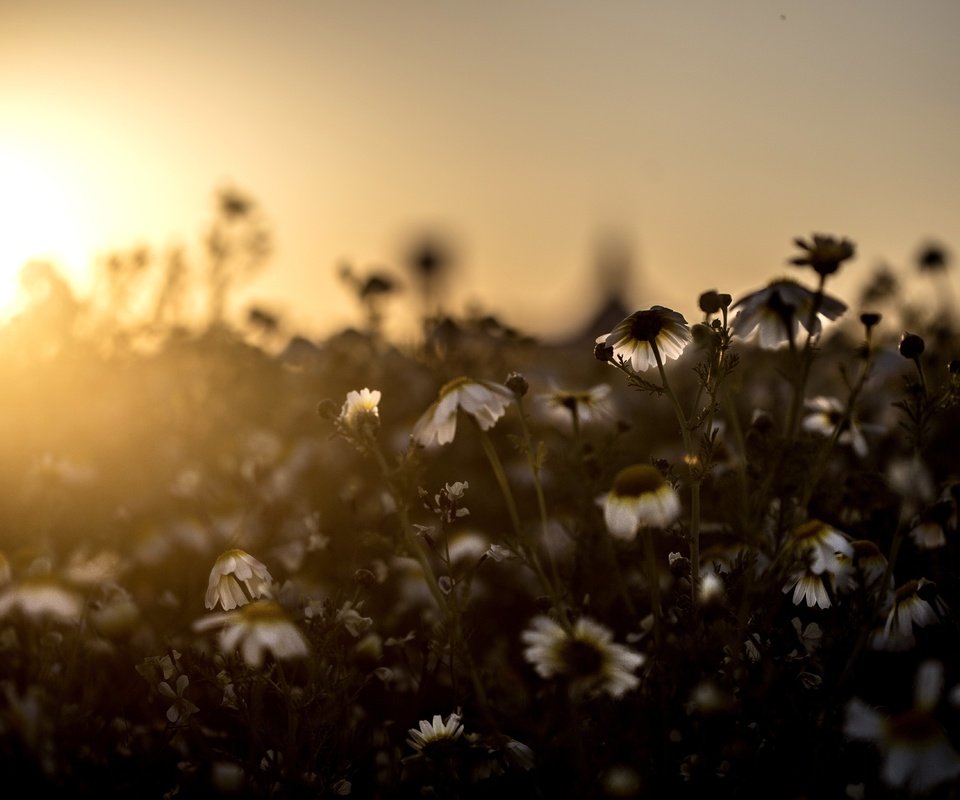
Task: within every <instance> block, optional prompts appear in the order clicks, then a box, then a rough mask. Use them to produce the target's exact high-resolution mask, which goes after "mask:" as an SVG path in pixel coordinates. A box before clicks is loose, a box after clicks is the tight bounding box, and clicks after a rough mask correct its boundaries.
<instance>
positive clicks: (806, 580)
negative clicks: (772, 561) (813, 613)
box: [783, 567, 831, 608]
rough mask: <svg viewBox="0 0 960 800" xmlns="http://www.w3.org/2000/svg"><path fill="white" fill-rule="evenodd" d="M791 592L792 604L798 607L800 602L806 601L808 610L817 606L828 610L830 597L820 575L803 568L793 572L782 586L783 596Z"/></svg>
mask: <svg viewBox="0 0 960 800" xmlns="http://www.w3.org/2000/svg"><path fill="white" fill-rule="evenodd" d="M791 589H792V590H793V604H794V605H795V606H798V605H800V602H801V601H806V603H807V607H808V608H813V607H814V606H819V607H820V608H830V605H831V602H830V595H829V594H828V593H827V585H826V583H825V582H824V580H823V576H822V575H818V574H816V573H814V572H812V571H811V570H810V568H809V567H804V568H802V569H799V570H797V571H795V572H793V573H792V574H791V575H790V578H789V580H788V581H787V582H786V583H785V584H784V586H783V592H784V594H787V593H788V592H789V591H790V590H791Z"/></svg>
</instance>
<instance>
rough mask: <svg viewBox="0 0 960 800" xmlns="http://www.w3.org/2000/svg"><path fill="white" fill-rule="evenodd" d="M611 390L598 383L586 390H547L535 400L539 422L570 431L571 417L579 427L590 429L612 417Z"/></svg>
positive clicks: (607, 385) (605, 385)
mask: <svg viewBox="0 0 960 800" xmlns="http://www.w3.org/2000/svg"><path fill="white" fill-rule="evenodd" d="M612 391H613V390H612V389H611V387H610V384H608V383H599V384H597V385H596V386H594V387H592V388H590V389H583V390H575V389H551V390H549V391H546V392H543V393H542V394H539V395H537V396H536V399H535V404H536V408H537V410H538V412H539V415H540V416H541V417H542V419H543V420H544V421H545V422H547V423H549V424H552V425H555V426H556V427H558V428H562V429H563V430H570V429H571V428H572V426H573V420H574V417H576V420H577V423H578V424H579V425H590V424H592V423H594V422H600V421H603V420H607V419H609V418H610V417H611V416H612V415H613V407H612V402H611V398H610V396H611V393H612Z"/></svg>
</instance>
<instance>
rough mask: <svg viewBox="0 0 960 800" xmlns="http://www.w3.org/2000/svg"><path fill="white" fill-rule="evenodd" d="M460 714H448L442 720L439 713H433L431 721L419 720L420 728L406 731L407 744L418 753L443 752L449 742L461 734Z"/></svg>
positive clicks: (432, 753)
mask: <svg viewBox="0 0 960 800" xmlns="http://www.w3.org/2000/svg"><path fill="white" fill-rule="evenodd" d="M461 719H462V717H461V716H460V714H457V713H453V714H450V715H449V716H448V717H447V719H446V720H443V719H442V718H441V717H440V715H439V714H434V715H433V721H432V722H428V721H427V720H425V719H422V720H420V728H419V730H418V729H417V728H410V730H409V731H407V734H408V736H407V744H408V745H410V747H412V748H413V749H414V750H416V751H417V754H418V755H424V756H434V755H437V754H438V752H439V753H440V754H442V753H443V751H444V750H446V749H448V748H449V746H450V745H451V744H453V743H454V742H456V741H457V740H458V739H459V738H460V737H461V736H463V723H462V722H461Z"/></svg>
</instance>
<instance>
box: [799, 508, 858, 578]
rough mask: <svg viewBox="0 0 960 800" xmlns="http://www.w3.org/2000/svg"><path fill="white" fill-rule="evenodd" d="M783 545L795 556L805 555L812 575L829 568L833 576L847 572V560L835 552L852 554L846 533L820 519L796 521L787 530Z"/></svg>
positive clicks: (845, 555) (827, 570)
mask: <svg viewBox="0 0 960 800" xmlns="http://www.w3.org/2000/svg"><path fill="white" fill-rule="evenodd" d="M785 547H786V548H787V549H788V551H789V552H790V553H791V554H793V555H794V556H796V557H797V558H801V559H806V561H807V566H808V568H809V571H810V572H811V573H812V574H813V575H821V574H822V573H823V572H829V573H831V574H832V575H833V576H835V577H836V576H839V575H842V574H844V573H846V572H847V571H848V563H847V562H846V561H844V560H841V558H838V555H840V556H844V557H846V558H847V559H849V558H850V556H851V555H852V554H853V548H852V547H851V546H850V542H849V541H848V540H847V537H846V536H845V535H844V534H843V533H841V532H840V531H838V530H837V529H836V528H834V527H832V526H830V525H827V523H825V522H822V521H821V520H819V519H808V520H807V521H806V522H803V523H801V524H800V525H797V526H796V527H795V528H794V529H793V530H791V531H790V534H789V536H788V537H787V541H786V543H785Z"/></svg>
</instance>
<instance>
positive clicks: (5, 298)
mask: <svg viewBox="0 0 960 800" xmlns="http://www.w3.org/2000/svg"><path fill="white" fill-rule="evenodd" d="M72 194H73V193H72V187H71V186H70V185H69V184H68V183H67V182H66V181H65V180H64V179H63V178H62V177H60V176H59V175H57V174H56V172H55V171H54V170H53V169H51V168H50V167H49V166H48V165H46V164H44V163H43V161H42V160H41V159H38V158H35V157H31V156H30V155H29V154H25V153H23V152H18V151H17V150H14V149H12V148H6V147H3V146H2V145H0V319H5V318H8V317H10V316H12V315H13V314H15V313H16V312H17V311H18V310H19V308H20V307H21V306H22V304H23V302H24V300H25V297H24V293H23V290H22V287H21V285H20V280H19V276H20V271H21V270H22V268H23V267H24V266H25V265H26V264H28V263H29V262H31V261H47V262H50V263H51V264H53V265H54V266H55V267H56V268H57V269H58V270H61V271H62V272H63V273H65V274H67V275H70V274H71V273H72V272H73V271H75V270H77V269H79V268H80V267H81V266H82V265H83V264H84V262H85V259H86V257H87V256H86V247H85V243H84V238H85V237H84V233H83V230H82V225H81V220H80V218H79V215H78V209H77V207H76V203H75V200H74V197H73V196H72Z"/></svg>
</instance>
